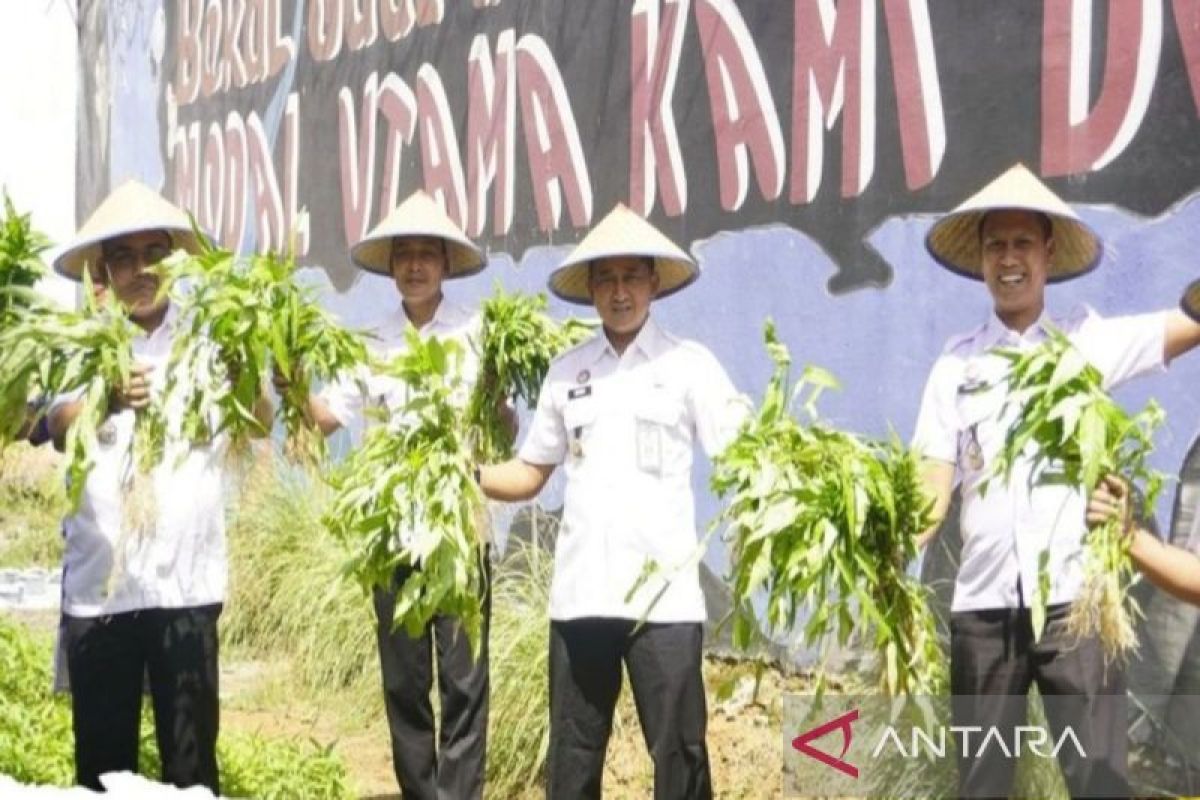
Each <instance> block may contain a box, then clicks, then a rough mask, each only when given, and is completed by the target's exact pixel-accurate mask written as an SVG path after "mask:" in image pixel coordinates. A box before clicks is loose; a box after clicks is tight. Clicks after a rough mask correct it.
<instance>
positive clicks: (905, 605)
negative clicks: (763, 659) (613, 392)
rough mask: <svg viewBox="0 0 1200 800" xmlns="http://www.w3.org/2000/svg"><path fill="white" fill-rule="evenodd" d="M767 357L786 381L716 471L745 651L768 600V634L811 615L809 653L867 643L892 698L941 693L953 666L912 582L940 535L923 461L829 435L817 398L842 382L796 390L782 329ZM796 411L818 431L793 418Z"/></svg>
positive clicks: (922, 591)
mask: <svg viewBox="0 0 1200 800" xmlns="http://www.w3.org/2000/svg"><path fill="white" fill-rule="evenodd" d="M766 346H767V351H768V353H769V354H770V356H771V359H772V360H773V361H774V362H775V373H774V375H773V377H772V378H771V380H770V382H769V383H768V385H767V389H766V392H765V394H764V397H763V401H762V404H761V406H760V408H759V410H758V412H757V415H756V416H755V417H753V418H751V419H750V420H748V421H747V422H746V423H745V425H744V426H743V427H742V429H741V431H740V432H739V434H738V437H737V438H736V439H735V440H734V441H733V442H732V443H731V444H730V446H729V447H728V448H727V449H726V450H725V451H724V452H723V453H722V454H721V455H720V456H718V457H717V458H716V459H715V460H714V465H713V467H714V470H713V477H712V487H713V490H714V491H715V492H716V494H717V495H718V496H719V497H721V498H726V497H727V498H729V500H728V505H727V506H726V508H725V510H724V511H723V512H722V514H721V516H720V518H719V519H718V521H717V522H718V524H719V523H721V522H724V523H727V524H728V532H727V537H728V539H729V543H730V548H731V561H732V563H733V566H732V575H731V581H732V590H733V601H734V629H733V635H734V643H735V645H737V646H739V647H746V646H747V645H748V644H749V643H750V641H751V639H752V637H753V636H754V634H755V631H756V630H757V629H758V627H759V625H758V624H756V622H757V621H756V619H755V618H756V616H757V614H756V612H755V607H754V601H755V599H756V597H757V595H758V594H759V593H760V592H762V591H765V593H766V604H765V614H764V619H763V620H762V621H761V626H762V627H763V628H765V629H766V630H767V631H775V632H789V631H791V630H793V629H794V627H795V624H796V620H797V617H798V616H799V615H800V613H801V611H802V610H807V612H808V619H807V622H806V623H805V625H804V628H803V630H802V637H803V641H804V642H805V643H806V644H808V645H815V646H818V647H819V648H820V649H821V651H822V653H823V652H824V650H825V648H827V647H828V646H829V644H830V641H829V640H830V639H831V638H833V639H836V641H837V642H838V643H840V644H845V643H846V642H848V641H849V640H850V638H851V636H852V635H856V636H859V637H861V639H860V640H861V642H862V643H863V644H865V645H866V646H868V647H870V648H873V649H874V651H875V652H877V653H879V655H880V660H881V663H880V666H881V675H880V683H881V685H882V687H883V688H884V689H885V690H886V691H887V692H889V693H892V694H896V693H915V694H934V693H936V692H937V690H938V689H939V688H941V687H942V686H943V685H944V681H945V674H944V659H943V658H942V655H941V651H940V649H939V646H938V641H937V635H936V630H935V626H934V618H933V615H932V613H931V612H930V610H929V607H928V600H927V598H928V590H927V589H926V588H925V587H923V586H922V585H921V584H920V583H919V582H918V581H917V580H916V579H914V578H911V577H909V576H908V575H907V573H906V565H907V564H908V563H909V562H910V561H911V559H912V558H913V557H914V556H915V555H916V545H915V543H914V537H915V535H916V534H918V533H919V532H921V531H922V530H924V529H925V528H927V527H928V526H929V524H930V515H929V509H930V503H929V501H928V499H927V498H926V497H925V494H924V491H923V486H922V481H921V477H920V467H919V462H918V459H917V458H916V456H915V455H914V454H913V453H911V452H910V451H908V450H907V449H906V448H905V447H904V446H903V445H902V444H901V443H900V442H899V441H897V440H896V438H895V437H892V438H891V439H890V440H889V441H887V442H877V441H871V440H867V439H863V438H860V437H857V436H854V435H851V434H848V433H844V432H842V431H838V430H834V429H832V428H830V427H828V426H826V425H823V424H821V423H820V422H819V421H817V418H816V401H817V398H818V397H819V396H820V394H821V393H822V392H823V391H824V390H826V389H830V388H836V387H837V382H836V380H834V378H833V376H832V375H830V374H829V373H827V372H825V371H824V370H820V369H817V368H814V367H808V368H807V369H806V370H805V371H804V373H803V375H802V376H801V378H800V381H799V382H798V383H797V384H796V385H795V386H794V387H793V386H792V384H791V378H790V374H789V373H790V367H791V356H790V355H789V353H788V350H787V348H786V347H785V346H784V345H783V344H782V343H781V342H780V341H779V339H778V337H777V336H776V333H775V327H774V325H773V324H772V323H770V322H768V323H767V326H766ZM796 401H801V402H802V404H803V408H804V409H805V412H806V413H807V415H808V416H809V417H810V418H811V419H812V422H811V423H810V424H809V425H807V426H805V425H801V424H800V423H799V422H798V421H797V420H796V419H795V418H794V417H793V416H792V415H791V413H790V406H791V405H792V403H793V402H796Z"/></svg>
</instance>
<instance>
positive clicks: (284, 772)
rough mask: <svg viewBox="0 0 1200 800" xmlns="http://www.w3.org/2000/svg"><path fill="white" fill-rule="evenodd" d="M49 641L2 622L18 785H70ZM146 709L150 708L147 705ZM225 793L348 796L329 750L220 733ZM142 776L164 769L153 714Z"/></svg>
mask: <svg viewBox="0 0 1200 800" xmlns="http://www.w3.org/2000/svg"><path fill="white" fill-rule="evenodd" d="M50 655H51V641H50V637H49V635H48V634H36V633H31V632H30V631H29V630H27V629H26V628H25V627H24V626H22V625H20V624H19V623H16V622H13V621H11V620H9V619H7V618H4V617H0V774H4V775H8V776H10V777H12V778H14V779H15V780H17V781H20V782H21V783H26V784H49V785H55V786H70V785H71V784H72V783H73V782H74V776H75V767H74V737H73V734H72V732H71V707H70V701H69V700H68V698H67V696H66V695H55V694H53V693H52V692H51V690H50V686H51V676H50ZM146 705H147V706H148V705H149V703H146ZM217 760H218V763H219V765H220V770H221V793H222V794H223V795H225V796H228V797H254V798H263V799H266V800H282V799H283V798H296V797H304V798H313V800H323V799H325V798H328V799H330V800H340V798H349V797H352V796H353V795H352V794H351V792H350V790H349V788H348V784H347V779H346V774H345V768H344V767H343V766H342V764H341V761H340V760H339V759H338V758H337V757H336V756H334V755H333V754H332V752H331V748H330V747H322V746H320V745H318V744H316V743H313V742H301V741H298V740H294V739H274V738H266V737H263V736H259V735H257V734H247V733H223V734H221V738H220V740H219V742H218V743H217ZM138 764H139V771H140V772H141V773H142V774H143V775H146V776H147V777H150V778H154V779H157V777H158V774H159V767H160V762H159V758H158V751H157V749H156V747H155V745H154V731H153V727H152V723H151V720H150V712H149V710H148V708H147V709H146V711H145V714H144V716H143V720H142V733H141V746H140V752H139V758H138Z"/></svg>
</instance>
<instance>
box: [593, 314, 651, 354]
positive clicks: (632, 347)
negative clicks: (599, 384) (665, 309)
mask: <svg viewBox="0 0 1200 800" xmlns="http://www.w3.org/2000/svg"><path fill="white" fill-rule="evenodd" d="M592 342H593V343H594V344H593V349H592V352H590V353H588V354H587V360H588V362H589V363H595V362H596V361H599V360H600V359H601V358H603V357H605V356H612V358H614V359H616V360H618V361H619V360H620V358H621V357H620V356H618V355H617V351H616V350H614V349H613V346H612V343H611V342H609V341H608V335H607V334H605V333H604V327H603V326H601V328H600V330H599V332H597V334H596V337H595V338H594V339H593V340H592ZM665 344H666V342H665V339H664V336H663V332H662V328H660V327H658V323H657V322H655V321H654V318H653V317H651V316H647V317H646V321H645V322H644V323H643V324H642V329H641V330H640V331H638V333H637V336H635V337H633V341H632V342H630V343H629V347H627V348H625V352H626V353H629V352H631V351H632V352H637V353H641V354H642V355H643V356H644V357H645V358H646V359H647V360H649V359H652V358H654V357H655V356H658V355H659V354H661V353H662V352H663V350H664V349H665Z"/></svg>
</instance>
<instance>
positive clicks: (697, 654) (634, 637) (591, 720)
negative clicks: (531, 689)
mask: <svg viewBox="0 0 1200 800" xmlns="http://www.w3.org/2000/svg"><path fill="white" fill-rule="evenodd" d="M703 638H704V630H703V627H702V626H701V625H700V623H678V624H654V623H648V624H646V625H643V626H642V627H641V628H640V629H639V630H637V632H634V622H633V621H632V620H622V619H598V618H588V619H578V620H570V621H566V622H551V623H550V753H549V757H548V765H547V771H548V773H549V778H548V784H547V791H546V796H547V797H549V798H551V800H585V799H586V798H599V797H600V790H601V781H602V779H603V777H604V753H605V750H606V748H607V746H608V737H609V734H610V733H611V731H612V717H613V709H614V708H615V707H616V703H617V695H618V694H619V693H620V691H621V662H622V661H623V662H624V663H625V668H626V669H627V670H629V683H630V685H631V686H632V687H633V699H634V703H635V704H636V705H637V712H638V720H639V721H640V722H641V725H642V733H643V735H644V736H645V738H646V747H647V749H649V751H650V756H651V758H652V759H653V761H654V797H655V798H656V800H668V798H670V799H671V800H676V799H678V800H682V799H683V798H688V799H689V800H690V799H691V798H710V797H712V779H711V777H710V775H709V767H708V748H707V746H706V745H705V731H706V727H707V722H708V720H707V709H706V707H705V697H704V680H703V677H702V675H701V670H700V665H701V645H702V644H703Z"/></svg>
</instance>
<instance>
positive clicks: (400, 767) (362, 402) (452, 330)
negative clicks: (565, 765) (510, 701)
mask: <svg viewBox="0 0 1200 800" xmlns="http://www.w3.org/2000/svg"><path fill="white" fill-rule="evenodd" d="M350 258H351V260H352V261H353V262H354V264H355V266H357V267H359V268H360V269H363V270H366V271H368V272H373V273H376V274H379V275H386V276H388V277H390V278H391V279H392V280H393V281H394V282H395V285H396V289H397V290H398V292H399V294H400V303H399V304H398V306H397V307H396V309H395V310H394V311H392V312H391V313H389V314H388V315H387V316H386V317H385V318H384V319H383V320H381V321H380V322H379V324H378V325H376V326H375V331H374V332H375V334H376V336H377V337H378V338H377V339H376V340H375V341H374V343H373V344H372V348H373V350H374V351H375V354H376V355H378V356H380V357H381V359H382V360H384V361H387V360H390V359H392V358H395V357H396V356H397V355H399V354H401V353H402V352H404V351H405V350H406V349H407V344H406V341H405V330H406V329H407V328H408V326H409V325H411V326H413V327H414V328H416V329H417V331H418V332H419V333H420V335H421V336H422V337H428V336H437V337H438V338H440V339H443V340H445V339H450V340H454V341H456V342H458V343H459V344H460V345H462V348H463V353H464V358H463V363H462V364H460V369H461V370H462V378H463V380H464V383H463V386H462V388H463V395H462V401H463V402H464V403H465V402H466V394H467V393H468V392H469V389H470V384H472V383H473V382H474V381H475V379H476V377H477V373H478V371H479V362H478V357H477V354H476V349H475V342H476V340H477V339H478V334H479V329H480V316H479V313H478V311H475V310H472V309H468V308H466V307H465V306H462V305H459V304H457V303H454V302H452V301H451V300H449V299H448V298H446V297H445V296H444V295H443V294H442V287H443V284H444V283H445V282H446V281H449V280H455V279H458V278H465V277H467V276H470V275H474V274H476V273H477V272H479V271H480V270H482V269H483V268H484V267H485V266H487V259H486V258H485V257H484V254H483V252H482V251H481V250H480V249H479V248H478V247H476V246H475V245H474V244H473V243H472V242H471V241H470V240H469V239H467V237H466V236H465V235H464V234H463V232H462V231H461V230H459V228H458V226H457V225H455V224H454V222H453V220H451V219H450V218H449V217H448V216H447V215H446V213H445V211H443V210H442V208H441V206H440V205H438V204H437V203H436V202H435V201H434V200H433V198H431V197H430V196H429V195H427V194H426V193H425V192H422V191H417V192H416V193H414V194H413V195H411V196H410V197H409V198H408V199H406V200H405V201H404V202H402V203H401V204H400V205H398V206H397V207H396V208H395V209H394V210H393V211H392V212H391V213H390V214H389V215H388V216H387V218H386V219H384V220H383V221H382V222H380V223H379V225H378V226H376V227H375V229H374V230H372V231H371V232H370V233H368V234H367V235H366V237H365V238H364V239H363V240H362V241H360V242H359V243H358V244H356V245H354V246H353V248H352V249H351V251H350ZM406 400H407V388H406V386H405V384H404V382H403V381H401V380H400V379H398V378H394V377H390V376H386V375H376V374H373V373H370V372H369V371H366V370H363V371H362V373H361V374H358V375H354V376H345V377H344V378H342V379H339V380H338V381H336V382H334V383H333V384H331V385H330V386H329V387H327V388H326V389H325V390H324V391H323V392H322V393H321V394H320V395H318V396H315V397H313V398H311V400H310V401H309V414H310V416H311V418H312V420H313V422H314V423H315V424H316V425H317V427H319V428H320V430H321V431H322V432H323V433H325V434H326V435H328V434H330V433H332V432H334V431H335V430H337V429H338V428H341V427H344V426H349V425H350V424H351V423H352V421H359V420H361V419H362V416H363V412H364V409H365V408H367V407H374V408H382V409H383V410H384V411H386V412H387V413H388V414H389V415H395V414H399V413H401V412H402V410H403V406H404V404H405V402H406ZM406 535H407V533H406V532H404V531H401V532H400V536H401V538H402V539H403V538H404V537H405V536H406ZM484 569H488V565H487V558H486V556H484ZM411 574H412V568H411V567H408V566H401V567H399V568H397V570H396V574H395V576H394V578H393V585H392V588H391V590H384V589H379V588H377V589H376V590H375V596H374V605H375V612H376V622H377V638H378V642H379V660H380V666H381V669H382V673H383V688H384V701H385V706H386V710H387V717H388V725H389V728H390V731H391V739H392V762H393V766H394V767H395V771H396V780H397V781H398V782H399V784H400V788H401V790H402V792H403V794H404V796H405V797H420V798H435V797H437V798H455V800H458V799H459V798H462V800H470V798H478V797H480V796H481V795H482V793H483V782H484V760H485V755H486V743H487V720H488V687H489V679H488V627H489V622H490V616H491V600H490V596H491V587H490V583H491V581H490V579H489V580H487V581H485V583H486V584H488V589H487V592H488V597H487V598H486V599H485V601H484V604H483V609H484V611H483V626H482V629H481V638H482V646H481V649H480V654H479V658H478V659H477V660H476V659H474V658H473V657H472V655H471V646H470V642H469V640H468V638H467V636H466V634H465V633H464V632H463V631H462V630H461V626H460V625H459V621H458V619H457V618H456V617H453V616H449V615H438V616H437V617H435V618H434V621H433V622H432V623H431V624H430V625H429V628H428V630H426V632H425V634H424V635H422V636H420V637H417V638H412V637H410V636H409V635H408V634H407V632H405V631H404V630H403V629H398V630H393V626H394V624H393V617H394V611H395V605H396V595H397V592H398V591H399V589H400V587H401V586H402V585H403V583H404V581H405V580H406V579H407V577H408V576H409V575H411ZM435 648H436V652H437V660H438V663H437V675H438V688H439V691H440V692H441V703H442V712H441V738H440V742H439V741H438V740H437V739H436V737H435V729H434V714H433V707H432V705H431V703H430V700H429V693H430V689H431V688H432V682H433V676H434V671H433V656H432V652H433V650H434V649H435Z"/></svg>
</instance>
